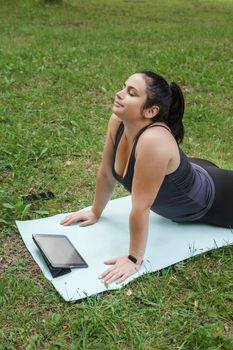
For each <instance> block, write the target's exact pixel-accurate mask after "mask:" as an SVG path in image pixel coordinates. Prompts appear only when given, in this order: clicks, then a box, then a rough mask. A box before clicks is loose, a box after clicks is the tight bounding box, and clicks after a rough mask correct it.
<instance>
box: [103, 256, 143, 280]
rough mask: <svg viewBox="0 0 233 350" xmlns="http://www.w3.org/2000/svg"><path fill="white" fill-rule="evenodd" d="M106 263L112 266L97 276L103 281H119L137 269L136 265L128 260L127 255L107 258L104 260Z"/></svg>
mask: <svg viewBox="0 0 233 350" xmlns="http://www.w3.org/2000/svg"><path fill="white" fill-rule="evenodd" d="M106 263H107V264H111V265H113V266H111V267H109V268H108V269H107V270H106V271H104V272H103V273H102V274H101V275H100V276H99V278H100V279H101V282H103V283H108V284H110V283H112V282H117V283H121V282H123V281H124V280H125V279H126V278H128V277H129V276H131V275H132V274H134V273H135V272H136V271H137V270H138V268H137V267H136V265H135V264H133V263H132V262H131V261H129V260H128V259H127V257H120V258H116V259H109V260H107V261H105V264H106Z"/></svg>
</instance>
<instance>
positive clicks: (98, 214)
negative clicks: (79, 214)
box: [91, 207, 101, 219]
mask: <svg viewBox="0 0 233 350" xmlns="http://www.w3.org/2000/svg"><path fill="white" fill-rule="evenodd" d="M91 211H92V213H93V214H94V215H95V216H96V219H99V218H100V216H101V212H100V211H98V210H96V209H95V208H94V207H92V208H91Z"/></svg>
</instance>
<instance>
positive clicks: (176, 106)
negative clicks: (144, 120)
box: [139, 71, 184, 144]
mask: <svg viewBox="0 0 233 350" xmlns="http://www.w3.org/2000/svg"><path fill="white" fill-rule="evenodd" d="M139 73H141V74H143V75H144V76H145V82H146V88H147V96H148V97H147V100H146V103H145V105H144V108H149V107H152V106H154V105H156V106H158V107H159V113H158V114H156V116H154V117H152V118H151V119H152V121H153V122H155V121H156V122H163V123H165V124H167V126H168V127H169V128H170V129H171V132H172V134H173V135H174V138H175V139H176V142H177V143H178V144H179V143H181V142H182V141H183V138H184V125H183V122H182V118H183V115H184V96H183V93H182V91H181V88H180V87H179V85H177V84H176V83H174V82H172V83H170V84H169V83H168V82H167V81H166V80H165V79H164V78H163V77H162V76H160V75H158V74H156V73H154V72H151V71H142V72H139Z"/></svg>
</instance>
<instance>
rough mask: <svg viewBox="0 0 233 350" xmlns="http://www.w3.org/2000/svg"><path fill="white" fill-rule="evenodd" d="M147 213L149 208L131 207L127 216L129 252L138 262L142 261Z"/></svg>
mask: <svg viewBox="0 0 233 350" xmlns="http://www.w3.org/2000/svg"><path fill="white" fill-rule="evenodd" d="M149 215H150V210H149V209H143V210H138V209H136V210H134V209H132V211H131V213H130V217H129V228H130V246H129V254H130V255H132V256H134V257H135V258H136V259H137V260H138V262H139V263H140V262H141V261H142V259H143V256H144V253H145V250H146V244H147V237H148V223H149Z"/></svg>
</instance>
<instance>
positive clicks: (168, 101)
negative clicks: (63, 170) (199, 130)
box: [61, 71, 233, 283]
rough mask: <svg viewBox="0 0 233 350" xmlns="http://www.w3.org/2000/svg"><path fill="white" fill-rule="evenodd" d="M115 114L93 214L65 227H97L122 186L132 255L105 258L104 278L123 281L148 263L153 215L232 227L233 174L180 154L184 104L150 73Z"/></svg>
mask: <svg viewBox="0 0 233 350" xmlns="http://www.w3.org/2000/svg"><path fill="white" fill-rule="evenodd" d="M112 110H113V114H112V116H111V118H110V121H109V126H108V132H107V137H106V142H105V147H104V152H103V159H102V162H101V165H100V168H99V172H98V175H97V184H96V191H95V197H94V201H93V205H92V209H91V210H90V211H86V212H82V211H78V212H76V213H74V214H71V215H69V216H67V217H66V218H65V219H64V220H62V221H61V224H62V225H70V224H72V223H74V222H76V221H82V223H81V224H80V226H85V225H90V224H94V223H95V222H96V221H97V220H98V218H99V217H100V216H101V213H102V211H103V209H104V208H105V206H106V204H107V202H108V200H109V199H110V197H111V194H112V192H113V189H114V186H115V183H116V181H119V182H120V183H122V184H123V185H124V186H125V188H126V189H127V190H128V191H130V192H131V193H132V209H131V212H130V216H129V230H130V246H129V251H128V253H129V255H125V256H122V257H118V258H115V259H110V260H107V261H106V262H105V263H106V264H109V265H112V266H111V267H110V268H108V269H107V270H106V271H105V272H103V273H102V274H101V275H100V276H99V278H101V280H102V281H103V282H105V283H111V282H113V281H116V282H117V283H120V282H122V281H124V280H125V279H126V278H127V277H129V276H130V275H132V274H133V273H135V271H136V270H138V268H139V267H140V265H141V263H142V260H143V255H144V252H145V248H146V242H147V236H148V221H149V213H150V210H152V211H154V212H156V213H158V214H160V215H162V216H164V217H166V218H169V219H171V220H173V221H176V222H188V221H196V222H205V223H209V224H215V225H219V226H223V227H231V226H233V171H228V170H222V169H219V168H218V167H217V166H216V165H214V164H213V163H211V162H209V161H206V160H203V159H197V158H190V159H188V158H187V156H186V155H185V154H184V153H183V151H182V150H181V149H180V148H179V143H180V142H182V140H183V136H184V127H183V123H182V118H183V113H184V99H183V94H182V91H181V90H180V88H179V86H178V85H177V84H175V83H171V84H168V83H167V81H166V80H165V79H164V78H163V77H161V76H159V75H157V74H155V73H153V72H150V71H144V72H140V73H136V74H134V75H132V76H130V77H129V79H128V80H127V81H126V82H125V84H124V86H123V88H122V90H121V91H119V92H117V93H116V96H115V101H114V105H113V109H112Z"/></svg>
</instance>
